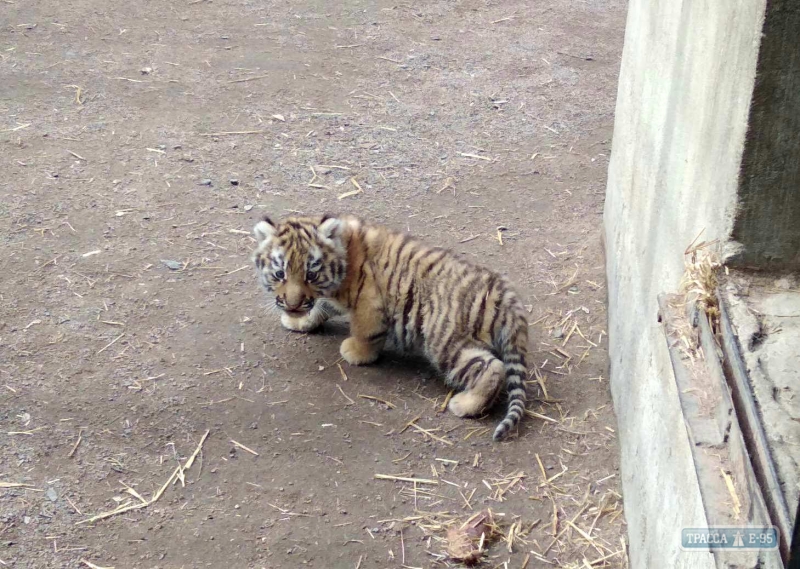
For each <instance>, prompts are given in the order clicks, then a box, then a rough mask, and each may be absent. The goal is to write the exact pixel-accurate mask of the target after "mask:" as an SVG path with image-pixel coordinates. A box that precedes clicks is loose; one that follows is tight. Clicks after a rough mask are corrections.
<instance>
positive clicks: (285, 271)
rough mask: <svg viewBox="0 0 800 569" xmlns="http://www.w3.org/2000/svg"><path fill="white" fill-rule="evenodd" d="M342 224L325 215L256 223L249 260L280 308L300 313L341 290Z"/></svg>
mask: <svg viewBox="0 0 800 569" xmlns="http://www.w3.org/2000/svg"><path fill="white" fill-rule="evenodd" d="M344 228H345V223H344V221H343V220H341V219H339V218H337V217H331V216H328V215H325V216H322V217H317V218H310V217H289V218H286V219H283V220H281V221H280V222H278V223H275V222H273V221H272V220H271V219H269V218H268V217H265V218H264V219H263V220H262V221H259V222H258V223H257V224H256V226H255V227H254V228H253V233H254V234H255V237H256V240H257V241H258V246H257V248H256V250H255V252H254V253H253V260H254V262H255V265H256V269H257V271H258V278H259V281H260V282H261V284H262V285H263V286H264V288H266V289H267V291H269V292H271V293H273V294H274V295H275V304H276V306H277V307H278V308H280V309H281V310H283V311H284V312H286V313H289V314H291V315H292V316H302V315H303V314H305V313H306V312H308V311H309V310H311V309H312V308H313V307H314V302H315V301H316V300H317V299H318V298H321V297H330V296H332V295H333V294H334V293H335V292H336V291H337V290H338V289H339V287H340V286H341V284H342V281H343V280H344V277H345V272H346V270H347V250H346V247H345V246H344V244H343V242H342V233H343V231H344Z"/></svg>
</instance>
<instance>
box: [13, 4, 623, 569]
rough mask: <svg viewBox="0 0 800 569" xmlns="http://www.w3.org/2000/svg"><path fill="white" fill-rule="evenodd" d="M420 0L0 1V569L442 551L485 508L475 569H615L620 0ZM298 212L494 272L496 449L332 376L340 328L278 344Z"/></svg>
mask: <svg viewBox="0 0 800 569" xmlns="http://www.w3.org/2000/svg"><path fill="white" fill-rule="evenodd" d="M422 4H423V6H421V7H418V6H416V5H414V4H411V3H394V2H387V1H383V0H379V1H375V2H366V1H363V0H362V1H359V0H345V1H342V2H310V1H308V2H254V1H252V0H244V1H240V2H234V1H231V0H180V1H179V2H154V1H143V2H120V1H118V0H112V1H108V0H107V1H101V0H66V1H64V2H44V1H42V0H2V3H0V58H1V59H2V61H0V70H1V71H0V163H2V172H3V176H2V179H0V238H2V255H0V275H2V276H1V277H0V453H1V455H0V564H1V565H2V566H3V567H14V568H20V569H21V568H31V569H32V568H77V567H94V566H99V567H116V568H118V569H120V568H132V569H133V568H142V569H144V568H148V569H155V568H159V569H173V568H174V569H179V568H185V569H189V568H200V567H230V568H231V569H234V568H280V567H305V566H308V567H322V568H325V567H336V568H339V567H343V568H363V569H368V568H378V567H400V566H405V567H426V568H427V567H445V566H456V565H457V564H456V563H454V562H452V561H448V560H447V559H446V558H445V557H443V551H444V550H445V545H446V544H445V542H444V541H443V538H444V536H445V529H446V526H447V525H448V524H452V523H458V520H462V519H466V518H467V517H469V516H470V515H472V514H473V513H474V512H479V511H480V510H481V509H486V508H491V510H492V512H493V514H494V516H495V520H497V521H498V523H499V526H500V530H501V531H502V532H503V533H504V534H505V535H509V534H511V535H512V537H511V538H509V539H508V540H507V542H502V541H499V540H494V541H491V540H490V541H489V548H488V555H487V557H486V558H485V565H484V566H486V567H509V568H518V567H523V566H527V567H548V566H572V567H577V566H581V567H585V566H586V564H587V563H588V564H589V565H590V566H591V567H596V568H597V567H622V566H625V565H626V554H625V547H624V541H623V540H624V536H625V525H624V514H623V512H622V505H621V497H620V494H619V492H620V490H619V486H618V476H617V472H618V449H617V443H616V433H615V420H614V415H613V411H612V408H611V401H610V396H609V391H608V384H607V382H606V377H605V376H606V366H607V361H606V336H605V325H606V324H605V322H606V312H605V286H604V280H603V279H604V277H603V261H602V253H601V245H600V239H599V236H600V225H601V212H602V204H603V192H604V184H605V175H606V174H605V173H606V168H607V163H608V154H609V150H610V137H611V131H612V122H613V109H614V99H615V94H616V77H617V71H618V67H619V58H620V54H621V49H622V37H623V28H624V17H625V14H624V12H625V5H624V2H623V1H622V0H583V1H577V2H568V1H567V0H542V1H540V2H522V1H518V0H509V1H505V2H499V1H474V0H465V1H452V0H451V1H434V2H428V3H422ZM215 133H216V134H215ZM290 211H302V212H304V213H321V212H323V211H334V212H336V211H342V212H345V211H346V212H354V213H357V214H359V215H362V216H364V217H366V218H368V219H370V220H373V221H378V222H383V223H387V224H390V225H393V226H395V227H398V228H404V229H408V230H410V231H411V232H413V233H415V234H417V235H420V236H423V237H425V238H426V239H427V240H429V241H431V242H433V243H435V244H439V245H447V246H450V247H452V248H453V249H455V250H456V251H459V252H461V253H463V254H464V255H466V256H467V257H469V258H472V259H474V260H476V261H479V262H481V263H483V264H486V265H489V266H491V267H493V268H495V269H496V270H498V271H501V272H504V273H506V274H508V275H509V277H510V279H511V280H512V282H513V283H514V284H515V285H516V287H517V288H518V290H519V292H520V293H521V295H522V296H523V298H524V299H525V304H526V305H529V308H530V322H531V330H532V343H531V351H532V357H531V361H532V362H533V364H535V367H536V368H537V373H535V374H532V376H531V393H532V395H535V396H536V397H537V398H538V399H536V400H534V401H532V402H531V404H530V409H531V411H533V412H534V414H535V416H534V417H529V418H528V419H527V420H526V422H525V423H524V425H523V427H522V428H521V429H520V432H519V437H512V438H511V439H510V440H509V441H508V442H504V443H502V444H495V443H492V441H491V429H492V428H493V426H494V425H495V423H496V421H497V420H498V415H499V412H496V413H494V414H493V415H492V416H490V417H486V418H483V419H478V420H461V419H458V418H456V417H454V416H452V415H450V414H448V413H441V412H440V407H441V406H442V403H443V402H444V401H445V398H446V396H447V391H446V390H445V388H444V387H443V386H442V384H441V383H440V382H439V381H438V380H437V379H436V378H435V376H434V374H433V372H432V371H431V370H430V369H429V368H428V367H427V366H426V365H425V364H424V363H423V362H420V361H417V360H414V359H407V358H402V357H398V356H395V355H391V354H387V355H386V356H385V357H384V358H383V359H382V360H381V361H380V362H379V363H378V364H377V365H375V366H372V367H368V368H353V367H350V366H347V365H346V364H337V361H338V345H339V342H340V341H341V339H342V338H343V334H344V333H345V330H346V328H345V326H346V324H339V325H330V326H327V327H326V329H325V331H324V332H322V333H320V334H313V335H308V336H306V335H297V334H292V333H289V332H286V331H284V330H282V329H281V328H280V327H279V324H278V320H277V316H276V314H275V313H274V312H272V311H269V310H268V309H267V302H266V297H265V295H264V294H263V293H262V292H261V291H260V290H259V288H258V286H257V284H256V281H255V277H254V272H253V270H252V269H251V268H250V261H249V254H250V251H251V249H252V247H253V240H252V239H251V237H250V236H249V232H250V229H251V227H252V226H253V224H254V223H255V221H256V220H257V219H258V218H259V217H260V216H261V215H263V214H264V213H269V214H271V215H273V216H280V215H282V214H285V213H287V212H290ZM501 226H502V227H504V228H505V229H504V230H502V231H500V237H498V229H497V228H498V227H501ZM340 365H341V369H340ZM540 383H541V384H543V385H544V386H545V388H546V395H545V393H543V392H542V391H541V389H540V387H539V385H540ZM363 396H370V397H375V398H379V399H381V400H383V401H385V402H388V403H384V402H381V401H378V400H376V399H369V398H366V397H363ZM414 419H416V421H414V422H413V424H410V423H411V422H412V420H414ZM207 431H208V436H207V438H205V439H204V440H202V438H203V435H204V433H206V432H207ZM426 431H427V432H426ZM201 440H202V445H200V443H201ZM234 441H235V442H234ZM198 445H200V446H198ZM196 449H199V450H200V452H199V453H198V454H197V456H196V459H195V460H194V463H193V464H192V465H191V468H189V469H188V470H186V471H185V473H183V471H179V477H180V480H177V481H176V482H175V483H171V484H168V485H167V486H166V489H165V490H164V492H163V493H161V494H158V491H159V489H160V488H161V487H162V486H163V485H164V484H165V482H168V481H170V480H171V479H174V476H175V475H174V473H175V471H176V467H177V466H178V465H179V464H184V465H185V464H186V462H187V460H189V458H190V457H191V455H192V454H193V453H194V452H195V450H196ZM377 474H384V475H390V476H399V477H403V478H409V479H422V480H423V481H419V482H408V481H402V480H392V479H388V480H387V479H381V478H376V475H377ZM171 477H173V478H171ZM154 495H155V496H157V497H158V499H156V500H153V497H154ZM130 505H136V506H137V508H136V509H130V508H128V509H127V511H124V512H121V513H117V514H115V515H113V516H110V517H107V518H105V519H101V520H97V521H94V522H88V523H87V522H86V520H88V519H89V518H91V517H92V516H94V515H96V514H99V513H102V512H108V511H112V510H114V509H115V508H118V507H120V506H123V507H125V506H130ZM82 522H83V523H82ZM501 539H502V538H501ZM545 560H546V561H545ZM526 563H527V565H526Z"/></svg>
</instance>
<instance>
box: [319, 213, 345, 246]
mask: <svg viewBox="0 0 800 569" xmlns="http://www.w3.org/2000/svg"><path fill="white" fill-rule="evenodd" d="M343 229H344V222H342V220H341V219H339V218H338V217H333V216H330V215H327V214H326V215H323V216H322V220H321V221H320V222H319V225H318V226H317V232H319V234H320V235H321V236H322V237H324V238H325V239H330V240H335V239H338V238H339V237H341V235H342V230H343Z"/></svg>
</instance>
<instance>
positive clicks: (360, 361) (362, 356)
mask: <svg viewBox="0 0 800 569" xmlns="http://www.w3.org/2000/svg"><path fill="white" fill-rule="evenodd" d="M339 352H340V353H341V354H342V357H343V358H344V360H345V361H346V362H347V363H349V364H350V365H355V366H358V365H364V364H371V363H372V362H374V361H375V360H377V359H378V354H379V353H380V349H375V348H373V347H372V346H370V345H369V343H368V342H362V341H361V340H358V339H357V338H353V337H352V336H351V337H349V338H347V339H345V341H344V342H342V347H341V348H340V349H339Z"/></svg>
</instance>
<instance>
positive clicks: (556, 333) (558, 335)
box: [553, 328, 564, 339]
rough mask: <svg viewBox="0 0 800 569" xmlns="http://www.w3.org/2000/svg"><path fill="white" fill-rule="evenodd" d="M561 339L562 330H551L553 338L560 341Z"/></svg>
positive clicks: (562, 335)
mask: <svg viewBox="0 0 800 569" xmlns="http://www.w3.org/2000/svg"><path fill="white" fill-rule="evenodd" d="M563 337H564V330H562V329H561V328H556V329H555V330H553V338H556V339H561V338H563Z"/></svg>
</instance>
